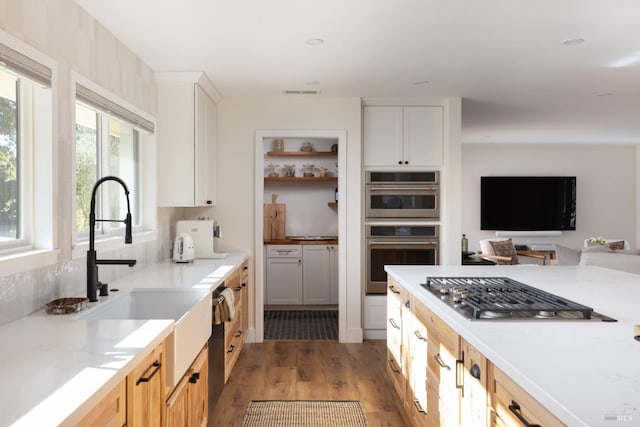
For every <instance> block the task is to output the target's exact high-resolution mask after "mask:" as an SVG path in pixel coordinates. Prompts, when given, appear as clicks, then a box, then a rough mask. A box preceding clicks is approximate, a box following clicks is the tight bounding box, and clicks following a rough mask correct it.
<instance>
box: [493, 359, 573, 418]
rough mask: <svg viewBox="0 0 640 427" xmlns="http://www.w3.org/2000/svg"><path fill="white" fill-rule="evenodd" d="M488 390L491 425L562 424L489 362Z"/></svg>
mask: <svg viewBox="0 0 640 427" xmlns="http://www.w3.org/2000/svg"><path fill="white" fill-rule="evenodd" d="M489 392H490V393H491V406H492V411H491V417H490V425H492V426H520V425H526V423H529V424H530V425H539V426H542V427H555V426H564V424H563V423H562V422H560V420H559V419H557V418H556V417H555V416H554V415H553V414H552V413H551V412H549V411H547V409H545V408H544V407H543V406H542V405H541V404H540V403H538V401H537V400H535V399H534V398H533V397H531V395H530V394H528V393H527V392H526V391H524V390H523V389H522V388H521V387H520V386H519V385H517V384H516V383H515V382H514V381H513V380H512V379H511V378H509V377H507V376H506V375H505V374H504V373H503V372H502V371H500V370H499V369H498V368H496V367H495V366H493V365H491V364H489Z"/></svg>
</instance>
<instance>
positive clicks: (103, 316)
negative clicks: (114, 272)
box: [73, 288, 212, 387]
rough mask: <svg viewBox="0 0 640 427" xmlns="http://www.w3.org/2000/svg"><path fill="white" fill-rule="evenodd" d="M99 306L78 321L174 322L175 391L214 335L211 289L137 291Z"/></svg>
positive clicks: (170, 350) (171, 365)
mask: <svg viewBox="0 0 640 427" xmlns="http://www.w3.org/2000/svg"><path fill="white" fill-rule="evenodd" d="M111 298H112V299H109V300H108V301H105V302H102V303H99V304H97V305H96V306H95V307H93V308H91V309H89V310H87V311H84V312H82V313H80V314H78V315H76V316H74V317H73V318H74V319H76V320H80V319H83V320H88V319H95V320H128V319H137V320H147V319H148V320H151V319H172V320H174V321H175V324H174V328H173V332H172V333H171V334H170V335H169V337H168V338H167V343H166V344H167V358H166V364H167V370H166V382H167V386H169V387H174V386H175V385H176V384H177V383H178V381H179V380H180V378H182V376H183V375H184V373H185V372H186V371H187V369H188V368H189V366H190V365H191V363H192V362H193V360H194V359H195V358H196V356H197V355H198V353H199V352H200V350H202V347H204V345H205V343H206V342H207V340H208V339H209V336H210V334H211V321H212V319H211V293H210V291H209V290H208V289H202V288H190V289H173V288H171V289H164V288H162V289H160V288H136V289H132V290H130V291H127V292H123V293H121V294H120V295H118V296H112V297H111Z"/></svg>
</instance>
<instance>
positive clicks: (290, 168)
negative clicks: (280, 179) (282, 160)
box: [280, 165, 296, 178]
mask: <svg viewBox="0 0 640 427" xmlns="http://www.w3.org/2000/svg"><path fill="white" fill-rule="evenodd" d="M280 174H281V176H284V177H289V178H291V177H294V176H296V165H284V166H283V167H282V169H281V171H280Z"/></svg>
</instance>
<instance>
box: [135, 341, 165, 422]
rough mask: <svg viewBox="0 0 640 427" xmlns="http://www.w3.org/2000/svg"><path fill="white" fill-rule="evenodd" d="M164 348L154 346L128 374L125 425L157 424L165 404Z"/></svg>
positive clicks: (161, 419) (162, 345)
mask: <svg viewBox="0 0 640 427" xmlns="http://www.w3.org/2000/svg"><path fill="white" fill-rule="evenodd" d="M165 369H166V368H165V347H164V342H162V344H160V345H159V346H158V347H156V348H155V349H154V350H153V351H152V352H151V353H150V354H149V355H148V356H147V357H146V358H145V359H144V360H143V361H142V362H140V364H139V365H138V366H136V367H135V368H134V369H133V370H132V371H131V373H130V374H129V375H128V376H127V426H128V427H138V426H140V427H156V426H158V427H159V426H161V425H162V422H163V418H164V416H163V412H164V405H165V393H164V391H165Z"/></svg>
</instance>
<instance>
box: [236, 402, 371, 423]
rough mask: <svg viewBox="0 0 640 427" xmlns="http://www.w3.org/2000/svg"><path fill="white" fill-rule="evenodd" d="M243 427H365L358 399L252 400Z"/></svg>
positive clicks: (364, 419)
mask: <svg viewBox="0 0 640 427" xmlns="http://www.w3.org/2000/svg"><path fill="white" fill-rule="evenodd" d="M242 426H243V427H277V426H288V427H289V426H290V427H294V426H300V427H302V426H304V427H344V426H349V427H366V426H367V420H366V418H365V416H364V412H363V411H362V407H361V406H360V402H358V401H357V400H253V401H251V402H250V403H249V407H248V408H247V412H246V413H245V415H244V421H243V422H242Z"/></svg>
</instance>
